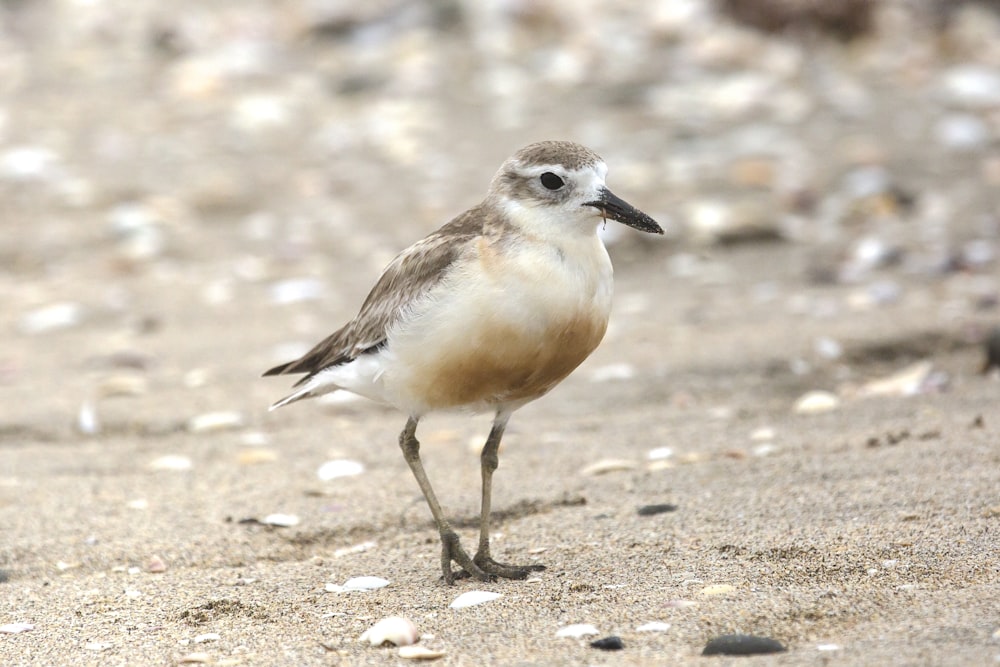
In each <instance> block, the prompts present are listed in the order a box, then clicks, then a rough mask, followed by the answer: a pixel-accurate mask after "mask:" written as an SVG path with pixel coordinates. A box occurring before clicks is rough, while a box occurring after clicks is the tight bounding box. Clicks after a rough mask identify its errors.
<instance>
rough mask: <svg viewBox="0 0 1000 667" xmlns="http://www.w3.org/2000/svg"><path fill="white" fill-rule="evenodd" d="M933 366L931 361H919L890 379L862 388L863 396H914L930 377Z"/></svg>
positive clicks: (886, 378)
mask: <svg viewBox="0 0 1000 667" xmlns="http://www.w3.org/2000/svg"><path fill="white" fill-rule="evenodd" d="M932 368H933V364H932V363H931V362H930V361H927V360H924V361H918V362H917V363H915V364H911V365H909V366H907V367H906V368H904V369H903V370H901V371H899V372H898V373H894V374H892V375H890V376H888V377H885V378H881V379H878V380H872V381H871V382H868V383H867V384H865V385H864V386H862V387H861V389H860V391H859V394H860V395H861V396H913V395H915V394H918V393H920V389H921V387H922V386H923V384H924V381H925V380H926V379H927V376H928V375H930V372H931V369H932Z"/></svg>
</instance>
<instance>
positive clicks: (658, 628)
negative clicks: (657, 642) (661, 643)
mask: <svg viewBox="0 0 1000 667" xmlns="http://www.w3.org/2000/svg"><path fill="white" fill-rule="evenodd" d="M669 629H670V624H669V623H663V622H662V621H651V622H649V623H643V624H642V625H640V626H639V627H637V628H636V629H635V630H636V632H666V631H667V630H669Z"/></svg>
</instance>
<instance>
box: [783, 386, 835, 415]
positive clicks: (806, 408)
mask: <svg viewBox="0 0 1000 667" xmlns="http://www.w3.org/2000/svg"><path fill="white" fill-rule="evenodd" d="M839 407H840V399H839V398H838V397H837V395H836V394H831V393H830V392H828V391H810V392H806V393H805V394H803V395H802V396H800V397H799V398H798V400H797V401H795V405H794V406H792V411H793V412H795V413H796V414H800V415H816V414H820V413H822V412H830V411H832V410H836V409H837V408H839Z"/></svg>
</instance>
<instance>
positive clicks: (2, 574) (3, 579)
mask: <svg viewBox="0 0 1000 667" xmlns="http://www.w3.org/2000/svg"><path fill="white" fill-rule="evenodd" d="M8 581H10V575H9V574H8V573H7V570H0V584H5V583H7V582H8Z"/></svg>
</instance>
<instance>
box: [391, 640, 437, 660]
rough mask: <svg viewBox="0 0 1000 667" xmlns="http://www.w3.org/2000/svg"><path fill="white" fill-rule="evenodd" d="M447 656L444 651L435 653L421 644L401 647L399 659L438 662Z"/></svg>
mask: <svg viewBox="0 0 1000 667" xmlns="http://www.w3.org/2000/svg"><path fill="white" fill-rule="evenodd" d="M445 655H446V654H445V652H444V651H435V650H434V649H429V648H427V647H426V646H420V645H419V644H414V645H413V646H400V647H399V657H400V658H403V659H404V660H437V659H438V658H443V657H444V656H445Z"/></svg>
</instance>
